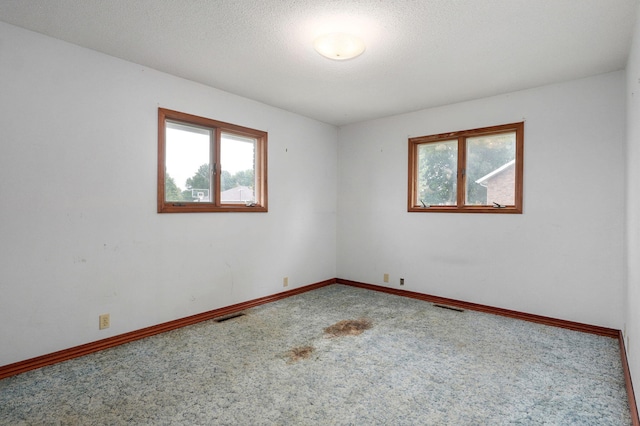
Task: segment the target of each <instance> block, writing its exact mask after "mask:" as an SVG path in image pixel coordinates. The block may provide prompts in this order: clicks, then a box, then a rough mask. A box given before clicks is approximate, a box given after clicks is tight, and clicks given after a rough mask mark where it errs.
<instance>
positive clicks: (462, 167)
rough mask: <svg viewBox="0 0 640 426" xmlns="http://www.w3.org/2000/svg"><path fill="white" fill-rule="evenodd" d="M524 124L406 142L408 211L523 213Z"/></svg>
mask: <svg viewBox="0 0 640 426" xmlns="http://www.w3.org/2000/svg"><path fill="white" fill-rule="evenodd" d="M523 139H524V123H514V124H505V125H502V126H494V127H485V128H482V129H474V130H464V131H460V132H452V133H443V134H439V135H431V136H420V137H416V138H410V139H409V200H408V211H410V212H452V213H522V163H523V156H522V150H523Z"/></svg>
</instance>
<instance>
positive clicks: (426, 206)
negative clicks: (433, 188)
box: [420, 200, 431, 209]
mask: <svg viewBox="0 0 640 426" xmlns="http://www.w3.org/2000/svg"><path fill="white" fill-rule="evenodd" d="M420 203H422V207H424V208H425V209H428V208H429V207H431V206H428V205H426V204H425V203H424V201H422V200H420Z"/></svg>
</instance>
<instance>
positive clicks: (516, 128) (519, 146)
mask: <svg viewBox="0 0 640 426" xmlns="http://www.w3.org/2000/svg"><path fill="white" fill-rule="evenodd" d="M508 132H515V133H516V154H515V160H516V161H515V193H514V202H515V204H514V205H512V206H511V205H509V206H505V207H501V208H497V207H493V206H487V205H464V202H465V173H464V172H465V168H466V151H467V150H466V140H467V138H470V137H475V136H482V135H491V134H500V133H508ZM451 140H457V141H458V170H457V194H456V195H457V197H456V200H457V201H456V203H457V205H455V206H429V207H423V206H421V205H420V203H419V200H418V199H417V183H418V167H417V161H418V146H419V145H421V144H424V143H430V142H439V141H451ZM523 151H524V122H518V123H511V124H504V125H499V126H491V127H482V128H478V129H471V130H462V131H457V132H449V133H440V134H437V135H429V136H419V137H415V138H409V167H408V170H409V179H408V202H407V211H409V212H419V213H495V214H522V203H523V177H524V173H523V163H524V154H523Z"/></svg>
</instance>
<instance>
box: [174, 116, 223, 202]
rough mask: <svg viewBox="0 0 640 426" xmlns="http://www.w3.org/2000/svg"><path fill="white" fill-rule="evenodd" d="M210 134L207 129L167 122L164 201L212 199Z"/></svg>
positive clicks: (204, 200)
mask: <svg viewBox="0 0 640 426" xmlns="http://www.w3.org/2000/svg"><path fill="white" fill-rule="evenodd" d="M211 136H212V135H211V130H209V129H204V128H201V127H197V126H191V125H186V124H179V123H174V122H169V121H167V122H166V147H165V151H166V154H165V156H166V159H165V185H164V188H165V200H166V201H184V202H210V201H211V150H210V147H211Z"/></svg>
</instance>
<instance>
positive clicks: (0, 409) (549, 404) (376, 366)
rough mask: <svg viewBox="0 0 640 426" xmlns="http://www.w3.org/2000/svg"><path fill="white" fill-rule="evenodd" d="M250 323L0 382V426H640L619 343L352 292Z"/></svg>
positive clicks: (341, 290) (315, 297)
mask: <svg viewBox="0 0 640 426" xmlns="http://www.w3.org/2000/svg"><path fill="white" fill-rule="evenodd" d="M244 313H245V314H246V315H244V316H241V317H237V318H234V319H231V320H228V321H225V322H215V321H207V322H203V323H200V324H197V325H194V326H190V327H186V328H182V329H179V330H175V331H172V332H168V333H165V334H162V335H158V336H154V337H150V338H147V339H144V340H140V341H136V342H132V343H129V344H126V345H122V346H119V347H116V348H112V349H108V350H105V351H102V352H99V353H95V354H92V355H88V356H85V357H82V358H78V359H75V360H71V361H67V362H64V363H61V364H56V365H53V366H49V367H45V368H42V369H39V370H34V371H30V372H27V373H24V374H21V375H18V376H14V377H10V378H8V379H4V380H1V381H0V424H3V425H124V424H144V425H217V424H223V425H343V424H350V425H379V424H384V425H457V426H459V425H505V424H522V425H599V426H602V425H629V424H631V419H630V415H629V408H628V403H627V396H626V393H625V384H624V377H623V371H622V366H621V362H620V353H619V348H618V342H617V341H616V340H615V339H611V338H608V337H600V336H594V335H590V334H586V333H580V332H575V331H570V330H564V329H560V328H553V327H548V326H544V325H539V324H534V323H528V322H523V321H518V320H513V319H509V318H504V317H499V316H493V315H489V314H483V313H478V312H473V311H464V312H456V311H451V310H447V309H442V308H438V307H435V306H433V305H431V304H429V303H426V302H423V301H419V300H414V299H408V298H403V297H399V296H393V295H389V294H385V293H379V292H374V291H369V290H364V289H359V288H353V287H348V286H342V285H331V286H327V287H323V288H321V289H318V290H314V291H311V292H307V293H303V294H300V295H297V296H293V297H290V298H287V299H284V300H280V301H277V302H273V303H270V304H267V305H262V306H259V307H256V308H253V309H249V310H246V311H244ZM6 343H7V342H4V344H6Z"/></svg>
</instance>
